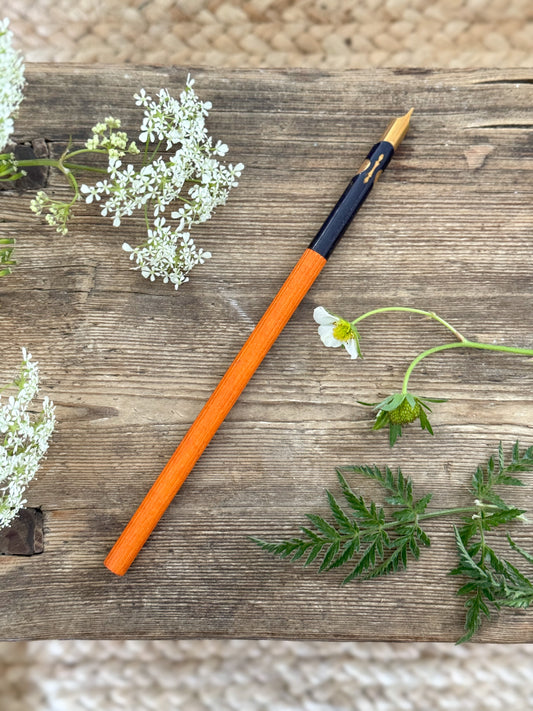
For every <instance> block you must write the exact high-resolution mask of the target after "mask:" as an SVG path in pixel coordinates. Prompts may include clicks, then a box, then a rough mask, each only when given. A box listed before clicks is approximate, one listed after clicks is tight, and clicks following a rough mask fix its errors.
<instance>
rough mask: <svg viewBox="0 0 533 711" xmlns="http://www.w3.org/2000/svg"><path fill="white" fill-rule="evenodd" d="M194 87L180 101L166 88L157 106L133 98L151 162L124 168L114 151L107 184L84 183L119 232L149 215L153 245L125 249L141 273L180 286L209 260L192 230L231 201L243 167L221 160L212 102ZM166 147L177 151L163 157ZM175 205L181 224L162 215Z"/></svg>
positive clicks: (89, 198) (149, 99) (224, 150)
mask: <svg viewBox="0 0 533 711" xmlns="http://www.w3.org/2000/svg"><path fill="white" fill-rule="evenodd" d="M193 84H194V80H193V79H191V78H188V79H187V83H186V87H185V89H184V90H183V91H182V92H181V94H180V97H179V99H175V98H173V97H172V96H171V95H170V93H169V92H168V90H166V89H162V90H161V91H160V92H159V93H158V100H157V101H156V100H153V99H152V97H150V96H148V95H147V94H146V91H145V90H144V89H141V91H140V92H139V93H138V94H136V95H135V103H136V104H137V106H141V107H142V108H143V110H144V117H143V121H142V124H141V131H140V134H139V141H140V142H141V143H143V144H145V147H146V150H145V156H146V155H150V154H152V157H151V159H150V160H149V161H148V162H146V161H144V162H143V165H142V166H140V167H134V165H133V164H131V163H128V164H126V165H124V164H123V161H122V160H121V158H122V159H123V158H124V156H123V155H122V156H117V155H115V154H113V155H112V154H110V157H109V164H108V173H109V180H103V181H100V182H97V183H96V185H94V187H88V186H87V185H82V186H81V192H82V193H84V195H85V200H86V202H88V203H90V202H93V201H101V214H102V215H104V216H106V215H108V216H110V217H111V218H112V220H113V225H114V226H116V227H118V226H119V225H120V224H121V222H122V220H123V218H124V217H127V216H129V215H132V214H133V213H134V212H135V211H136V210H141V211H142V212H143V213H144V215H145V217H146V220H147V223H148V225H149V227H148V239H147V241H146V242H144V243H143V244H141V245H139V246H138V247H131V246H130V245H129V244H126V243H125V244H124V245H123V248H124V249H125V250H126V251H128V252H129V253H130V258H131V259H132V260H135V261H136V264H137V266H136V267H135V268H137V269H140V271H141V274H142V275H143V276H145V277H147V278H149V279H151V280H154V279H155V277H162V278H163V280H164V281H165V282H168V281H170V282H171V283H173V284H174V286H175V288H176V289H177V288H178V286H179V285H180V284H183V283H184V282H186V281H188V277H187V274H188V273H189V272H190V270H191V269H192V267H193V266H195V265H196V264H202V263H203V262H204V260H205V259H207V258H208V257H210V256H211V255H210V254H209V253H208V252H204V251H203V250H201V249H197V248H196V246H195V244H194V241H193V239H192V237H191V235H190V227H191V226H192V225H195V224H199V223H202V222H205V221H206V220H208V219H209V218H210V217H211V215H212V214H213V211H214V210H215V208H216V207H218V206H219V205H223V204H224V203H225V202H226V200H227V198H228V195H229V192H230V190H231V188H232V187H235V186H236V185H237V184H238V182H237V179H238V178H239V177H240V175H241V171H242V170H243V168H244V166H243V165H242V164H241V163H239V164H237V165H232V164H229V165H224V164H222V163H221V162H220V161H219V160H218V158H219V157H220V156H224V155H225V154H226V153H227V151H228V147H227V145H226V144H225V143H222V142H221V141H218V142H217V143H215V144H213V139H212V138H211V137H210V136H208V133H207V127H206V125H205V118H206V117H207V115H208V111H209V109H210V108H211V103H210V102H207V101H206V102H203V101H200V99H199V98H198V96H197V95H196V94H195V92H194V90H193V88H192V87H193ZM98 128H99V130H100V131H101V130H102V127H98ZM151 144H155V147H152V146H151ZM160 147H164V149H165V150H166V151H172V153H171V154H170V155H167V156H163V155H161V154H158V150H159V148H160ZM173 203H178V204H179V203H181V204H180V206H179V207H178V209H175V210H173V211H172V212H171V213H170V218H171V219H173V220H177V224H176V226H175V227H171V225H170V224H168V223H167V222H166V221H165V219H164V218H163V215H164V214H166V216H167V217H169V215H168V212H167V207H168V206H170V205H171V204H173Z"/></svg>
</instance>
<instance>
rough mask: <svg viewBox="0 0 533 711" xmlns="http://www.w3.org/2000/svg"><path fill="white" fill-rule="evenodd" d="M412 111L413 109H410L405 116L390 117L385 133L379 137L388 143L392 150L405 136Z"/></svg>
mask: <svg viewBox="0 0 533 711" xmlns="http://www.w3.org/2000/svg"><path fill="white" fill-rule="evenodd" d="M413 111H414V109H410V110H409V111H408V112H407V113H406V114H405V116H399V117H398V118H395V119H392V121H391V122H390V123H389V125H388V126H387V128H386V130H385V133H384V134H383V136H382V137H381V140H382V141H387V142H388V143H390V144H391V145H392V147H393V148H394V150H396V149H397V148H398V146H399V145H400V143H401V142H402V141H403V139H404V138H405V134H406V133H407V130H408V128H409V121H410V120H411V114H412V113H413Z"/></svg>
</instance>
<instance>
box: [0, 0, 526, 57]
mask: <svg viewBox="0 0 533 711" xmlns="http://www.w3.org/2000/svg"><path fill="white" fill-rule="evenodd" d="M2 14H3V15H5V16H8V17H9V18H10V19H11V26H12V29H13V31H14V33H15V34H16V36H17V41H18V42H19V46H20V48H21V49H22V50H23V51H24V53H25V56H26V58H27V61H33V62H82V63H94V62H103V63H121V62H133V63H140V64H176V65H185V66H186V65H191V66H198V65H209V66H215V67H246V66H248V67H259V66H262V67H296V66H302V67H321V68H327V69H347V68H358V67H361V68H362V67H384V66H388V67H407V66H411V67H413V66H418V67H422V66H424V67H436V66H438V67H446V68H459V67H463V68H464V67H492V68H497V67H500V68H501V67H520V66H531V61H532V55H531V50H532V39H531V38H532V37H533V2H532V1H531V0H436V1H432V0H295V1H294V2H291V1H290V0H240V1H239V0H237V1H236V2H231V0H177V1H176V0H122V1H121V0H79V1H78V2H73V1H72V0H3V2H2Z"/></svg>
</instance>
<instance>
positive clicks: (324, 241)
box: [309, 141, 394, 259]
mask: <svg viewBox="0 0 533 711" xmlns="http://www.w3.org/2000/svg"><path fill="white" fill-rule="evenodd" d="M393 154H394V148H393V147H392V145H391V144H390V143H389V142H388V141H380V142H379V143H376V145H375V146H373V147H372V148H371V149H370V152H369V154H368V155H367V157H366V159H365V160H364V161H363V164H362V165H361V168H360V169H359V172H358V173H357V175H354V177H353V178H352V180H351V181H350V183H349V184H348V187H347V188H346V190H345V191H344V192H343V194H342V195H341V197H340V198H339V200H338V202H337V204H336V205H335V207H334V208H333V210H332V211H331V212H330V214H329V216H328V218H327V219H326V221H325V222H324V224H323V225H322V227H321V228H320V230H319V231H318V233H317V235H316V237H315V238H314V239H313V240H312V242H311V244H310V245H309V249H312V250H313V251H315V252H318V254H321V255H322V256H323V257H325V258H326V259H327V258H328V257H329V255H330V254H331V252H332V251H333V248H334V247H335V245H336V244H337V242H338V241H339V240H340V238H341V237H342V235H343V234H344V232H345V231H346V229H347V227H348V225H349V224H350V222H351V221H352V220H353V218H354V217H355V215H356V213H357V211H358V210H359V208H360V207H361V205H362V204H363V203H364V201H365V200H366V198H367V197H368V195H369V193H370V191H371V190H372V188H373V186H374V184H375V183H376V181H377V180H378V179H379V176H380V175H381V173H382V171H383V170H384V169H385V168H386V167H387V165H388V164H389V161H390V159H391V158H392V156H393Z"/></svg>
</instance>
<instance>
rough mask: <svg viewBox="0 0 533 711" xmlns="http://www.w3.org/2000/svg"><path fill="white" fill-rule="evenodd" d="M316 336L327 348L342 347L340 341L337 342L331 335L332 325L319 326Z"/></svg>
mask: <svg viewBox="0 0 533 711" xmlns="http://www.w3.org/2000/svg"><path fill="white" fill-rule="evenodd" d="M318 335H319V336H320V339H321V341H322V343H323V344H324V345H325V346H327V347H328V348H338V347H339V346H342V343H341V341H338V340H337V339H336V338H335V336H334V335H333V324H329V325H323V326H319V327H318Z"/></svg>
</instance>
